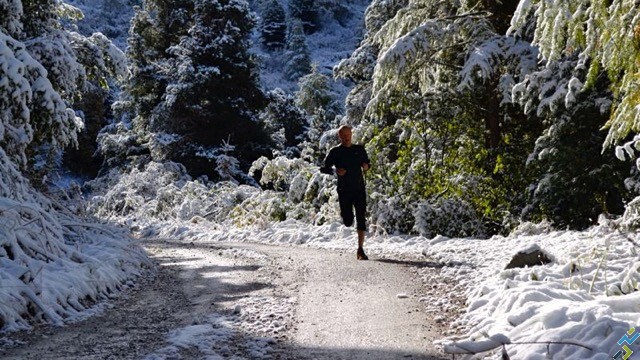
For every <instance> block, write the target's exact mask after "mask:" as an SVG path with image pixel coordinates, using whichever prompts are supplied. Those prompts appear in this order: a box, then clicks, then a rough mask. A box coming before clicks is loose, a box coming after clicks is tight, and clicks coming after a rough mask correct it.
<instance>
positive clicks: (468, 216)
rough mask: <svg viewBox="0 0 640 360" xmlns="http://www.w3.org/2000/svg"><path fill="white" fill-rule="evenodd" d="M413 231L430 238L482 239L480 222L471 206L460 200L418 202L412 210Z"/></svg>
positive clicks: (446, 199) (441, 199)
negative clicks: (414, 220)
mask: <svg viewBox="0 0 640 360" xmlns="http://www.w3.org/2000/svg"><path fill="white" fill-rule="evenodd" d="M413 216H414V218H415V219H416V223H415V226H414V230H415V231H416V232H418V233H419V234H420V235H422V236H425V237H427V238H432V237H434V236H436V235H443V236H447V237H472V236H473V237H483V236H485V234H484V233H483V226H482V221H481V220H480V218H479V217H478V215H477V213H476V211H475V210H474V209H473V206H472V205H471V204H469V203H468V202H466V201H464V200H462V199H448V198H444V199H443V198H440V199H435V200H427V201H422V202H419V203H418V204H417V205H416V206H415V207H414V210H413Z"/></svg>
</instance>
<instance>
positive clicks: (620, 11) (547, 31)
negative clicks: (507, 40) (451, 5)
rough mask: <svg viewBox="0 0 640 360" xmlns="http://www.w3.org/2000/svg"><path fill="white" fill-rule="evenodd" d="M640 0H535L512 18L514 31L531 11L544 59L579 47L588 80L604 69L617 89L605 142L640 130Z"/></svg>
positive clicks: (619, 139)
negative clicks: (639, 57) (639, 76)
mask: <svg viewBox="0 0 640 360" xmlns="http://www.w3.org/2000/svg"><path fill="white" fill-rule="evenodd" d="M639 7H640V4H638V2H636V1H633V0H620V1H587V0H579V1H555V2H548V1H540V0H536V1H531V2H529V3H528V8H526V9H523V10H522V11H521V12H520V14H519V15H520V16H518V17H516V18H514V26H513V29H514V31H517V30H518V29H521V28H523V27H525V26H528V24H527V23H528V22H529V20H528V19H529V18H530V17H531V15H530V14H533V21H534V26H535V38H534V44H536V45H538V46H539V47H540V51H541V53H542V54H543V55H544V57H545V59H547V60H550V61H555V60H558V59H560V58H561V57H563V56H566V55H569V54H573V53H578V54H579V58H580V64H579V66H581V67H584V68H585V69H587V71H588V72H587V73H588V75H587V83H586V85H587V86H593V85H594V84H595V81H596V78H597V77H598V76H599V74H600V73H601V72H603V71H604V72H606V73H607V75H608V77H609V80H610V81H611V85H610V87H611V90H612V91H613V98H614V99H615V102H614V104H613V109H612V110H613V111H612V113H611V114H610V116H609V117H608V121H607V123H606V125H607V128H608V129H609V132H608V135H607V137H606V140H605V143H604V145H605V146H610V145H613V144H615V143H617V142H620V141H622V140H624V139H625V138H626V137H627V136H628V135H629V134H630V133H637V132H640V113H639V112H638V111H637V110H636V105H637V104H638V102H639V101H640V87H639V86H638V85H637V84H638V74H639V70H640V68H639V66H640V63H638V61H637V58H638V55H639V53H640V45H639V44H640V42H639V41H638V40H639V39H640V12H639V9H640V8H639Z"/></svg>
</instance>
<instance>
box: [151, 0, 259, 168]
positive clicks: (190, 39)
mask: <svg viewBox="0 0 640 360" xmlns="http://www.w3.org/2000/svg"><path fill="white" fill-rule="evenodd" d="M254 24H255V18H254V17H253V16H252V14H251V13H250V11H249V8H248V5H247V3H246V2H236V1H233V0H198V1H196V2H195V9H194V14H193V26H192V27H191V28H190V29H189V32H188V35H185V36H183V37H182V39H181V40H180V43H179V44H178V45H177V46H175V47H174V48H173V50H172V51H173V52H174V53H175V54H177V57H178V58H177V61H176V68H177V71H176V72H175V74H174V75H173V77H172V78H171V79H170V83H169V85H168V86H167V89H166V93H165V95H164V99H163V100H164V101H163V104H162V108H163V109H164V111H162V116H161V117H159V120H160V121H159V123H161V124H162V131H163V132H164V133H166V134H167V135H168V137H167V136H162V137H161V138H159V140H158V142H157V145H158V146H154V147H155V149H158V150H160V151H161V152H162V153H164V154H165V155H163V156H166V157H167V158H168V159H172V160H177V161H179V162H182V163H183V164H184V165H185V166H186V168H187V169H188V170H189V172H190V173H191V175H193V176H199V175H202V174H206V175H209V176H212V177H216V176H217V173H216V172H215V171H214V170H215V164H214V163H215V157H213V156H210V155H211V154H212V153H215V149H216V148H217V147H218V146H220V145H222V144H223V141H227V142H228V143H232V144H234V145H235V146H236V151H237V153H236V155H237V157H238V159H239V160H240V162H241V165H244V166H245V167H247V168H248V164H249V163H250V161H252V160H253V159H255V158H256V157H258V156H259V155H262V154H265V153H266V152H267V150H268V148H267V147H266V145H267V144H268V136H267V135H266V133H265V132H264V129H263V128H262V127H261V126H260V124H259V123H258V121H257V119H256V113H257V112H258V111H259V110H260V109H261V108H262V107H263V106H264V95H263V94H262V92H261V90H260V88H259V85H258V80H257V77H256V76H255V75H256V71H255V64H254V63H253V61H252V58H251V56H250V55H249V52H248V48H249V35H250V33H251V30H252V27H253V25H254ZM168 138H170V139H171V141H170V142H169V143H167V142H166V141H165V140H166V139H168ZM153 150H154V149H153V148H152V154H153Z"/></svg>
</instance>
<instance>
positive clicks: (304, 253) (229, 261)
mask: <svg viewBox="0 0 640 360" xmlns="http://www.w3.org/2000/svg"><path fill="white" fill-rule="evenodd" d="M145 247H146V248H147V249H148V251H149V253H150V255H151V256H152V257H153V258H154V259H155V261H156V262H157V263H158V267H157V271H156V272H155V273H154V274H152V276H150V277H149V278H147V279H144V280H142V281H141V282H140V284H139V285H138V287H137V289H135V290H132V291H130V292H129V293H128V294H126V295H125V296H123V297H121V298H120V299H118V300H116V301H114V302H113V303H112V304H110V307H111V308H110V309H108V310H105V311H104V312H102V313H101V314H100V315H97V316H94V317H92V318H90V319H88V320H85V321H82V322H79V323H76V324H71V325H68V326H65V327H61V328H56V327H43V328H39V329H36V330H35V331H33V332H31V333H21V334H13V335H12V336H11V338H12V339H13V340H14V341H15V342H16V344H18V343H20V344H21V345H15V344H14V345H13V346H10V347H8V348H5V349H3V350H0V358H2V359H38V360H40V359H219V358H225V359H226V358H228V359H444V358H445V356H444V355H443V354H441V353H439V352H438V351H437V350H436V349H435V348H434V346H433V345H432V341H433V340H434V339H438V338H440V337H442V335H443V331H444V329H443V324H442V323H437V322H436V321H434V320H433V319H432V317H433V315H429V314H427V313H426V312H425V311H424V308H425V304H424V303H421V302H419V300H420V295H421V294H425V293H428V292H429V291H432V289H430V288H429V289H427V288H425V287H424V285H423V284H422V281H421V280H420V279H419V277H418V275H417V269H419V268H423V269H425V268H426V269H429V270H433V272H434V273H437V271H438V269H437V266H436V265H435V264H433V263H430V262H428V261H427V260H426V259H398V258H396V259H375V257H374V256H372V260H370V261H357V260H356V259H355V252H353V251H352V252H340V251H327V250H318V249H311V248H303V247H278V246H268V245H258V244H249V243H229V244H220V243H211V244H201V243H199V244H185V243H178V242H172V241H159V240H158V241H153V242H147V243H145ZM422 300H423V301H424V299H422Z"/></svg>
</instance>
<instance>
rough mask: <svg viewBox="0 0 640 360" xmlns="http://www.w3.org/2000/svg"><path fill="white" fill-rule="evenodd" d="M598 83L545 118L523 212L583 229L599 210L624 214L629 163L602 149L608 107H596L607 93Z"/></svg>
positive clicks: (534, 157)
mask: <svg viewBox="0 0 640 360" xmlns="http://www.w3.org/2000/svg"><path fill="white" fill-rule="evenodd" d="M601 79H602V78H601ZM602 83H603V82H602V81H601V84H600V86H599V88H594V89H593V90H592V91H589V92H586V93H583V94H581V95H580V97H579V98H578V99H577V100H578V101H577V104H576V105H575V106H573V107H571V108H570V109H561V110H558V111H556V112H554V113H550V114H549V116H548V118H547V119H546V122H547V124H548V126H547V128H546V129H545V131H544V133H543V135H542V136H541V137H540V138H539V139H538V140H537V141H536V148H535V152H534V153H533V161H532V165H533V166H534V167H535V169H536V170H537V173H538V174H539V175H538V176H539V178H538V179H537V181H536V182H535V183H534V185H533V186H532V190H531V193H530V194H529V196H530V197H529V199H528V200H529V201H528V206H527V208H525V209H524V214H523V215H524V216H525V218H531V219H534V220H541V219H549V220H551V222H552V223H553V224H554V225H556V226H558V227H570V228H573V229H584V228H586V227H588V226H590V225H593V224H595V223H596V221H597V220H598V216H599V215H600V214H601V213H607V214H617V215H619V214H622V212H623V210H624V206H623V205H624V203H625V202H627V201H628V200H630V194H629V193H628V191H627V190H626V189H625V186H624V179H625V178H626V177H627V176H628V175H629V173H630V166H629V164H626V163H624V162H620V161H617V160H616V158H615V156H614V154H613V152H611V151H604V152H603V151H601V145H602V143H603V142H604V139H605V134H604V133H603V132H602V131H600V127H601V126H602V123H603V122H604V121H605V119H606V116H607V112H604V113H603V112H602V109H600V108H599V107H598V105H597V104H598V101H597V99H598V98H607V97H609V94H607V90H606V87H605V86H603V84H602Z"/></svg>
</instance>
